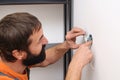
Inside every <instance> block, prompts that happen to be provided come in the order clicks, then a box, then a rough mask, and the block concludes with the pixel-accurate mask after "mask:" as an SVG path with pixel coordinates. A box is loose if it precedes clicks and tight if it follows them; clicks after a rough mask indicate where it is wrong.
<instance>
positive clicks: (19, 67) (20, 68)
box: [2, 60, 26, 74]
mask: <svg viewBox="0 0 120 80" xmlns="http://www.w3.org/2000/svg"><path fill="white" fill-rule="evenodd" d="M2 62H4V63H5V64H6V65H7V66H8V67H9V68H10V69H12V70H13V71H15V72H17V73H20V74H24V73H25V68H26V66H24V65H23V64H22V63H21V62H20V61H16V62H7V61H4V60H2Z"/></svg>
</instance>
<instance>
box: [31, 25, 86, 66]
mask: <svg viewBox="0 0 120 80" xmlns="http://www.w3.org/2000/svg"><path fill="white" fill-rule="evenodd" d="M84 34H85V31H83V30H82V29H81V28H76V27H74V28H73V29H72V30H71V31H69V32H67V35H66V41H64V42H63V43H61V44H59V45H56V46H54V47H52V48H49V49H47V50H46V59H45V61H43V62H42V63H39V64H36V65H33V67H44V66H47V65H49V64H53V63H55V62H56V61H58V60H59V59H60V58H61V57H62V56H63V55H64V54H65V53H66V52H67V51H68V50H69V49H75V48H78V47H79V44H76V43H75V42H76V37H78V36H80V35H84Z"/></svg>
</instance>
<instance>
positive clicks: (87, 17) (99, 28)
mask: <svg viewBox="0 0 120 80" xmlns="http://www.w3.org/2000/svg"><path fill="white" fill-rule="evenodd" d="M119 3H120V1H119V0H74V1H73V25H74V26H79V27H81V28H83V29H84V30H86V31H87V32H89V33H91V34H92V35H93V45H92V51H93V55H94V59H93V61H92V63H90V64H88V65H87V66H86V67H85V68H84V70H83V74H82V80H120V76H119V74H120V42H119V41H120V35H119V34H120V4H119Z"/></svg>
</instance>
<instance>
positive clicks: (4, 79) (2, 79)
mask: <svg viewBox="0 0 120 80" xmlns="http://www.w3.org/2000/svg"><path fill="white" fill-rule="evenodd" d="M0 72H2V73H4V74H6V75H8V76H11V77H13V78H17V79H19V80H28V77H27V73H26V74H20V73H17V72H15V71H13V70H11V69H10V68H9V67H8V66H7V65H5V64H4V63H3V62H2V61H0ZM8 76H3V75H0V80H13V78H10V77H8Z"/></svg>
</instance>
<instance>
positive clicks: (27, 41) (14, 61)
mask: <svg viewBox="0 0 120 80" xmlns="http://www.w3.org/2000/svg"><path fill="white" fill-rule="evenodd" d="M84 34H85V31H83V30H82V29H79V28H73V29H72V30H71V31H69V32H68V33H67V35H66V41H64V42H63V43H62V44H59V45H56V46H54V47H52V48H49V49H47V50H45V45H46V44H47V43H48V40H47V39H46V37H45V36H44V34H43V29H42V24H41V23H40V21H39V20H38V19H37V18H36V17H35V16H33V15H31V14H29V13H13V14H9V15H7V16H5V17H4V18H3V19H1V21H0V56H1V60H0V80H28V75H27V74H28V73H29V71H28V69H29V68H32V67H45V66H48V65H50V64H53V63H55V62H56V61H57V60H59V59H60V58H61V57H62V56H63V55H64V54H65V53H66V52H67V51H68V49H70V48H71V49H74V48H78V50H77V51H76V52H75V55H74V56H73V59H72V61H71V63H70V66H69V69H68V73H67V77H66V80H79V79H80V74H81V71H82V68H83V67H84V65H86V64H87V63H89V61H90V60H91V59H92V54H91V51H90V50H89V48H88V47H89V46H90V45H91V42H88V43H85V44H81V45H79V44H75V39H76V37H77V36H80V35H84ZM73 69H74V70H73Z"/></svg>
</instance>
